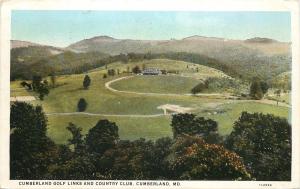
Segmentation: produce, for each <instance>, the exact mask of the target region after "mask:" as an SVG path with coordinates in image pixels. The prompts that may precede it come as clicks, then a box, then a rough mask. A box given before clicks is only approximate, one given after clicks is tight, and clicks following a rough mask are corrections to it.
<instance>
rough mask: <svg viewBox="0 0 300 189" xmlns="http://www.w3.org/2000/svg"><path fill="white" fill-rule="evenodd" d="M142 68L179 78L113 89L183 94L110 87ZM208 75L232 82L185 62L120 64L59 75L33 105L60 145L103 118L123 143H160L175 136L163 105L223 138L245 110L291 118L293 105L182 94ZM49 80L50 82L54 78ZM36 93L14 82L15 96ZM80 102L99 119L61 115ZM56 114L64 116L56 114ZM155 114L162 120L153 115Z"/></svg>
mask: <svg viewBox="0 0 300 189" xmlns="http://www.w3.org/2000/svg"><path fill="white" fill-rule="evenodd" d="M136 65H139V66H141V67H142V66H145V67H158V68H160V69H166V70H170V69H173V70H174V69H176V71H178V75H171V76H135V77H133V78H131V79H126V80H120V81H118V82H115V83H112V84H111V87H113V88H116V89H118V90H128V91H137V92H145V93H147V92H150V93H151V92H153V93H174V94H179V95H176V96H175V95H174V96H172V95H169V96H160V95H140V94H130V93H118V92H113V91H111V90H109V89H107V88H106V87H105V83H107V82H108V81H112V80H115V79H117V78H120V77H124V76H128V75H130V74H128V73H124V72H126V71H127V70H128V68H129V69H131V68H133V67H134V66H136ZM197 68H198V69H197ZM107 69H115V70H118V72H119V74H116V75H115V76H109V77H107V78H103V75H104V74H106V73H107ZM197 70H198V71H197ZM86 74H88V75H89V77H90V78H91V85H90V87H89V89H88V90H85V89H83V87H82V82H83V78H84V76H85V75H86ZM207 77H219V78H229V76H227V75H226V74H224V73H223V72H221V71H219V70H216V69H213V68H209V67H206V66H201V65H195V64H192V63H187V62H182V61H171V60H166V59H153V60H146V61H141V62H129V63H128V64H124V63H121V62H116V63H113V64H109V65H108V66H107V67H104V66H103V67H100V68H97V69H94V70H91V71H90V72H88V73H84V74H73V75H63V76H57V78H56V87H54V88H52V89H51V90H50V94H49V95H48V96H46V97H45V99H44V101H40V100H36V101H32V102H30V103H32V104H34V105H41V106H42V107H43V109H44V111H45V112H46V114H47V116H48V123H49V126H48V135H49V136H50V137H51V138H52V139H53V140H54V141H55V142H57V143H66V142H67V139H68V138H69V137H70V133H68V131H67V130H66V127H67V126H68V123H69V122H72V123H74V124H76V125H78V126H80V127H82V129H83V133H84V134H85V133H87V131H88V129H89V128H91V127H93V126H94V125H95V124H96V123H97V121H98V120H99V119H109V120H111V121H114V122H116V124H117V125H118V126H119V134H120V138H121V139H128V140H134V139H138V138H140V137H143V138H146V139H151V140H154V139H157V138H160V137H165V136H172V130H171V126H170V123H171V116H170V115H159V114H162V113H163V111H162V110H160V109H158V108H157V107H158V106H160V105H163V104H175V105H180V106H183V107H190V108H193V111H192V113H195V114H196V115H199V116H203V117H207V118H211V119H213V120H215V121H217V122H218V125H219V132H220V134H222V135H227V134H229V133H230V132H231V130H232V126H233V123H234V122H235V121H236V120H237V119H238V117H239V116H240V113H241V112H242V111H248V112H262V113H271V114H274V115H277V116H281V117H286V118H289V108H288V107H281V106H276V105H272V104H263V103H259V102H255V101H251V102H249V101H243V100H232V99H227V98H224V97H209V96H208V97H207V96H206V97H199V96H185V95H180V94H185V93H189V91H190V90H191V88H192V87H193V86H194V85H196V84H198V82H200V80H201V79H205V78H207ZM48 80H50V79H49V78H48ZM32 95H35V94H34V93H33V92H28V91H26V90H25V89H23V88H22V87H21V86H20V81H13V82H11V96H32ZM80 98H84V99H86V101H87V103H88V106H87V109H86V111H85V112H88V113H94V114H97V115H73V114H70V115H60V114H59V113H72V112H76V111H77V103H78V100H79V99H80ZM52 113H58V114H55V115H53V114H52ZM139 115H141V116H139ZM147 115H149V117H147ZM151 115H158V116H156V117H151Z"/></svg>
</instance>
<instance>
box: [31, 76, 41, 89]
mask: <svg viewBox="0 0 300 189" xmlns="http://www.w3.org/2000/svg"><path fill="white" fill-rule="evenodd" d="M41 82H42V77H41V76H39V75H34V76H33V77H32V88H33V90H34V91H36V90H37V89H38V88H39V86H40V85H41Z"/></svg>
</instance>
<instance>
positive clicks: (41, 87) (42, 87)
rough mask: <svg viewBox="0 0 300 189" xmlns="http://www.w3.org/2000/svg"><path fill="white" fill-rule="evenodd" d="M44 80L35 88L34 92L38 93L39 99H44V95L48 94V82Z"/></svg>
mask: <svg viewBox="0 0 300 189" xmlns="http://www.w3.org/2000/svg"><path fill="white" fill-rule="evenodd" d="M45 81H47V80H45ZM45 81H44V82H43V83H41V84H40V85H39V86H38V88H36V92H37V93H39V98H40V100H44V97H45V96H46V95H48V94H49V86H48V82H45Z"/></svg>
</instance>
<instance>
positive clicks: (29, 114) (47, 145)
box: [10, 102, 55, 180]
mask: <svg viewBox="0 0 300 189" xmlns="http://www.w3.org/2000/svg"><path fill="white" fill-rule="evenodd" d="M10 127H11V132H10V133H11V134H10V178H11V179H32V180H34V179H42V178H43V175H45V174H46V173H47V167H48V166H49V164H50V163H51V162H52V158H53V152H54V151H55V144H54V143H53V142H52V141H51V140H50V139H49V138H48V137H47V136H46V131H47V118H46V116H45V113H44V112H43V109H42V107H41V106H37V107H34V106H33V105H31V104H27V103H25V102H15V103H13V104H12V105H11V112H10Z"/></svg>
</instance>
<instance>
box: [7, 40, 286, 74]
mask: <svg viewBox="0 0 300 189" xmlns="http://www.w3.org/2000/svg"><path fill="white" fill-rule="evenodd" d="M12 44H15V45H12V47H13V46H16V44H17V42H16V41H12ZM25 44H26V43H25V42H24V45H25ZM28 44H31V43H28ZM33 45H34V44H33ZM11 52H12V64H14V65H17V66H12V72H15V70H14V67H20V66H21V67H22V66H24V64H32V63H35V64H47V65H51V67H52V68H53V67H55V69H56V67H59V69H60V70H61V68H67V67H69V68H71V69H73V68H74V67H78V66H81V67H84V66H85V65H90V64H92V63H91V62H90V61H94V63H95V62H96V61H99V60H100V59H101V58H103V57H105V56H103V55H106V57H107V56H111V57H114V56H117V55H120V54H124V55H125V56H127V54H130V53H135V54H145V55H144V56H146V54H149V53H150V54H156V55H157V54H159V55H160V57H154V58H161V56H163V58H169V59H173V60H183V61H189V62H193V63H197V64H204V65H206V66H210V65H207V64H208V63H209V62H213V63H214V65H211V66H212V67H214V68H217V69H220V68H225V69H221V70H222V71H224V72H226V73H227V74H229V75H231V76H234V77H244V79H247V80H249V79H251V78H252V77H261V78H263V79H272V78H273V77H275V76H277V75H278V74H280V73H282V72H286V71H289V70H290V68H291V50H290V43H287V42H279V41H276V40H273V39H268V38H259V37H256V38H252V39H247V40H231V39H224V38H215V37H204V36H198V35H195V36H190V37H186V38H183V39H179V40H176V39H171V40H133V39H115V38H112V37H109V36H96V37H93V38H90V39H84V40H81V41H78V42H76V43H74V44H71V45H69V46H68V47H66V48H64V49H60V48H55V47H49V46H40V45H36V46H31V45H30V46H29V45H28V46H27V47H22V48H13V49H12V50H11ZM66 52H68V53H66ZM96 52H97V53H100V54H102V55H101V57H100V56H96V58H90V57H89V55H91V54H89V53H96ZM72 53H73V54H72ZM86 53H87V54H86ZM178 53H179V54H178ZM69 54H72V56H73V58H71V59H70V61H69V62H67V60H68V55H69ZM76 54H78V56H79V57H81V58H79V57H78V56H77V55H76ZM94 55H95V54H92V55H91V56H94ZM53 56H54V57H53ZM55 56H57V58H55ZM65 56H67V58H65ZM82 57H84V58H82ZM174 57H175V58H174ZM199 57H205V58H199ZM77 59H80V60H81V61H77ZM85 59H87V60H85ZM194 59H196V60H194ZM199 59H205V60H207V59H210V60H213V61H209V62H207V61H205V62H204V63H203V62H202V61H198V60H199ZM27 60H29V61H27ZM53 61H54V62H56V63H53ZM28 62H29V63H28ZM80 62H81V63H80ZM89 62H90V63H89ZM20 63H22V64H20ZM86 63H87V64H86ZM80 64H81V65H80ZM216 65H217V66H216ZM43 66H45V65H43ZM43 69H46V68H45V67H43ZM64 73H72V72H64ZM231 73H234V74H231Z"/></svg>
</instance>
